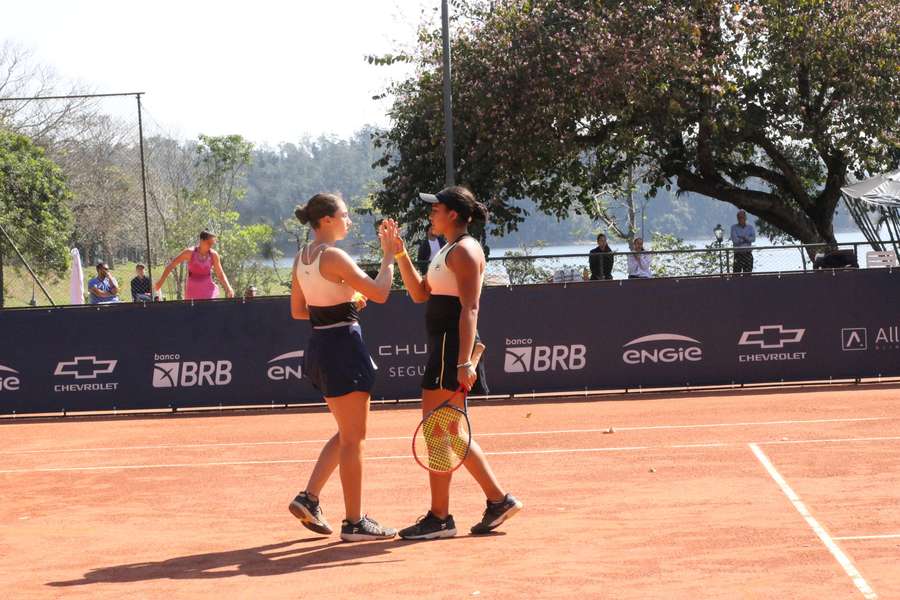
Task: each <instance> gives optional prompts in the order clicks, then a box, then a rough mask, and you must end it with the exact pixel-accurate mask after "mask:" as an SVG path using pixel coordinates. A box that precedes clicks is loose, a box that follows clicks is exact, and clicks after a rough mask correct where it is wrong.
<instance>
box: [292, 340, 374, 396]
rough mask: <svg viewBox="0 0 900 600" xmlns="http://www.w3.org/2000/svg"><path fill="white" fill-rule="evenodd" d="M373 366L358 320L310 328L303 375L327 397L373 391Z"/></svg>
mask: <svg viewBox="0 0 900 600" xmlns="http://www.w3.org/2000/svg"><path fill="white" fill-rule="evenodd" d="M375 369H376V367H375V363H374V361H372V357H371V356H370V355H369V351H368V350H367V349H366V345H365V344H364V343H363V339H362V329H361V328H360V326H359V324H358V323H354V324H353V325H346V326H342V327H333V328H331V329H313V332H312V336H310V338H309V343H308V344H307V346H306V354H305V355H304V359H303V375H304V376H306V377H308V378H309V380H310V381H311V382H312V384H313V386H315V388H316V389H317V390H319V391H320V392H322V395H324V396H325V397H326V398H334V397H337V396H343V395H345V394H349V393H351V392H368V393H372V388H374V387H375Z"/></svg>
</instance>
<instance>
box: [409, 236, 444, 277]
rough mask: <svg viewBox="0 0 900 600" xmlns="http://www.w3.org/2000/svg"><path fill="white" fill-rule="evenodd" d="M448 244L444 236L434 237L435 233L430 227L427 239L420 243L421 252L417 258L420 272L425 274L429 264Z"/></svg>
mask: <svg viewBox="0 0 900 600" xmlns="http://www.w3.org/2000/svg"><path fill="white" fill-rule="evenodd" d="M446 243H447V240H445V239H444V237H443V236H440V235H434V231H432V230H431V225H429V226H428V231H427V232H426V237H425V239H424V240H422V241H421V242H419V252H418V254H417V256H416V263H417V264H418V266H419V272H421V273H424V272H425V271H426V270H427V269H428V263H430V262H431V259H432V258H434V255H435V254H437V253H438V252H440V250H441V248H443V247H444V245H445V244H446Z"/></svg>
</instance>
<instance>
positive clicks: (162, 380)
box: [153, 354, 231, 388]
mask: <svg viewBox="0 0 900 600" xmlns="http://www.w3.org/2000/svg"><path fill="white" fill-rule="evenodd" d="M153 360H156V361H160V360H168V361H173V362H157V363H155V364H154V365H153V387H155V388H176V387H202V386H217V387H218V386H224V385H228V384H229V383H231V361H230V360H201V361H197V362H194V361H181V355H180V354H154V355H153ZM175 361H178V362H175Z"/></svg>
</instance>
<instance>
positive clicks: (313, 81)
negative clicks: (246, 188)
mask: <svg viewBox="0 0 900 600" xmlns="http://www.w3.org/2000/svg"><path fill="white" fill-rule="evenodd" d="M439 9H440V2H439V0H282V1H280V2H279V1H275V0H253V1H252V2H246V1H244V2H236V1H232V0H218V1H215V2H212V1H209V0H181V1H179V2H176V1H172V0H157V1H156V2H152V3H149V2H133V1H128V0H114V1H110V0H91V1H87V0H29V1H28V2H10V3H6V4H4V6H3V17H2V19H0V44H2V43H3V42H7V41H9V42H13V43H15V44H17V45H18V46H20V47H22V48H24V49H26V50H29V51H31V53H32V56H33V60H34V61H35V62H36V63H40V64H42V65H46V66H48V67H51V68H52V69H54V70H55V71H56V73H57V75H59V76H60V77H61V78H63V79H65V80H75V81H79V82H81V83H82V84H84V85H85V86H87V87H88V88H90V90H91V91H93V92H98V93H106V92H122V91H124V92H134V91H141V92H146V96H145V97H144V100H143V102H144V107H145V109H146V112H147V117H146V118H147V120H148V125H149V128H151V129H153V128H157V127H158V128H161V129H163V131H162V132H161V133H167V134H169V135H174V136H177V137H180V138H192V137H196V136H197V135H198V134H200V133H205V134H208V135H223V134H231V133H239V134H241V135H243V136H245V137H247V138H249V139H250V140H252V141H254V142H256V143H260V144H269V145H276V144H278V143H279V142H290V141H296V140H298V139H300V137H302V136H303V135H313V136H318V135H321V134H326V135H332V134H333V135H338V136H341V137H346V136H348V135H350V134H352V133H353V132H354V131H357V130H358V129H359V128H360V127H361V126H363V125H365V124H374V125H380V126H386V125H387V124H388V119H387V117H386V114H385V113H386V111H387V110H388V108H389V107H390V103H389V101H387V100H380V101H375V100H372V96H374V95H376V94H378V93H380V92H382V91H384V89H385V88H386V87H387V84H388V83H389V82H390V80H391V79H402V78H404V76H405V75H407V74H409V73H410V72H411V69H410V67H409V66H408V65H394V66H391V67H376V66H372V65H369V64H368V63H367V62H366V61H365V60H364V57H365V56H366V55H369V54H376V55H377V54H382V53H386V52H395V51H397V50H398V49H401V48H411V47H413V46H414V43H415V36H416V29H417V26H418V25H419V24H420V23H422V22H429V23H433V24H434V25H435V26H438V24H439V22H440V11H439ZM126 102H130V103H131V104H125V103H126ZM133 102H134V101H133V100H130V101H126V100H120V101H104V103H105V105H107V106H109V107H111V112H114V113H115V112H116V111H117V110H118V107H120V106H123V105H124V106H126V107H133Z"/></svg>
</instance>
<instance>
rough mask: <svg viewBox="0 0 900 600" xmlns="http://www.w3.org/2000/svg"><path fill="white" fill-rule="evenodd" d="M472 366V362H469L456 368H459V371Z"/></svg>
mask: <svg viewBox="0 0 900 600" xmlns="http://www.w3.org/2000/svg"><path fill="white" fill-rule="evenodd" d="M471 366H472V361H471V360H470V361H469V362H464V363H463V364H461V365H456V368H457V369H462V368H464V367H471Z"/></svg>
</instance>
